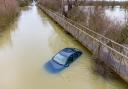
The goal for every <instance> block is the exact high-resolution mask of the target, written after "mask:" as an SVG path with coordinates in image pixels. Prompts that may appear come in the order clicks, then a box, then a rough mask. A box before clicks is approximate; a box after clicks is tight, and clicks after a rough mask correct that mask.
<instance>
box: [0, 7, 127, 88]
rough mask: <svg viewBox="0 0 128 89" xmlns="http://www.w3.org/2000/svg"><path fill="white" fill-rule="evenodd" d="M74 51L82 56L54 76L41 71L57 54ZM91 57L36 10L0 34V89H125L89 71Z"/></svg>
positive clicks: (23, 14)
mask: <svg viewBox="0 0 128 89" xmlns="http://www.w3.org/2000/svg"><path fill="white" fill-rule="evenodd" d="M65 47H75V48H79V49H81V50H82V51H83V55H82V56H81V57H80V58H79V60H77V61H76V62H74V63H73V64H72V65H71V66H70V67H69V68H67V69H65V70H64V71H62V72H60V73H58V74H50V73H48V72H47V71H46V70H45V69H44V67H43V66H44V65H45V63H46V62H47V61H48V60H50V58H51V57H52V56H54V55H55V54H56V53H57V52H58V51H59V50H61V49H63V48H65ZM93 65H94V62H93V61H92V60H91V54H90V53H89V52H88V51H87V49H85V48H84V47H83V46H82V45H81V44H79V43H78V42H77V41H75V40H74V39H73V38H72V37H71V36H69V35H68V34H66V33H65V32H64V31H63V29H62V28H60V27H59V26H58V25H57V24H55V23H54V22H53V21H51V19H50V18H49V17H48V16H46V15H45V14H44V13H43V12H41V11H40V10H38V9H37V7H36V6H29V7H28V8H24V9H23V10H22V11H21V14H20V16H19V18H18V19H17V20H16V21H15V23H13V24H12V25H11V26H9V27H8V29H7V30H6V31H4V32H2V33H1V34H0V89H128V86H127V85H126V84H125V83H122V82H120V81H118V80H116V79H110V78H108V79H105V78H103V77H102V76H101V75H99V74H97V73H95V72H94V71H93V70H92V66H93Z"/></svg>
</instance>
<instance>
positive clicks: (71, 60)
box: [67, 56, 73, 64]
mask: <svg viewBox="0 0 128 89" xmlns="http://www.w3.org/2000/svg"><path fill="white" fill-rule="evenodd" d="M72 62H73V56H70V57H69V58H68V61H67V64H70V63H72Z"/></svg>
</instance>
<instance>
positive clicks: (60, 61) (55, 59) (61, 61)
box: [53, 54, 67, 65]
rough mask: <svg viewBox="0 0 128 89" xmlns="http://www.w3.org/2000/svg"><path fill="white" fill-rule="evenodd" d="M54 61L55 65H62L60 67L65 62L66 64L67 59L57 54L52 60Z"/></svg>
mask: <svg viewBox="0 0 128 89" xmlns="http://www.w3.org/2000/svg"><path fill="white" fill-rule="evenodd" d="M53 60H54V61H56V62H57V63H59V64H62V65H65V64H66V62H67V57H66V56H63V55H61V54H57V55H56V56H55V57H54V58H53Z"/></svg>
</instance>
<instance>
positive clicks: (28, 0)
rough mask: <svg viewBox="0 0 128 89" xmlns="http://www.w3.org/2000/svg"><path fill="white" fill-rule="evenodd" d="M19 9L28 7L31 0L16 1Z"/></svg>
mask: <svg viewBox="0 0 128 89" xmlns="http://www.w3.org/2000/svg"><path fill="white" fill-rule="evenodd" d="M17 1H18V3H19V5H20V6H21V7H23V6H27V5H29V4H30V3H31V2H32V1H33V0H17Z"/></svg>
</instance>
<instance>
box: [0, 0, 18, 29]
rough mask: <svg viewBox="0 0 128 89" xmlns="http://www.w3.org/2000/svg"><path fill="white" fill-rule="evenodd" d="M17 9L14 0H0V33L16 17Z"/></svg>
mask: <svg viewBox="0 0 128 89" xmlns="http://www.w3.org/2000/svg"><path fill="white" fill-rule="evenodd" d="M18 12H19V7H18V3H17V1H16V0H0V31H2V30H3V29H4V28H5V27H6V25H8V24H9V23H10V22H11V20H12V19H13V18H14V17H15V16H17V15H18Z"/></svg>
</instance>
